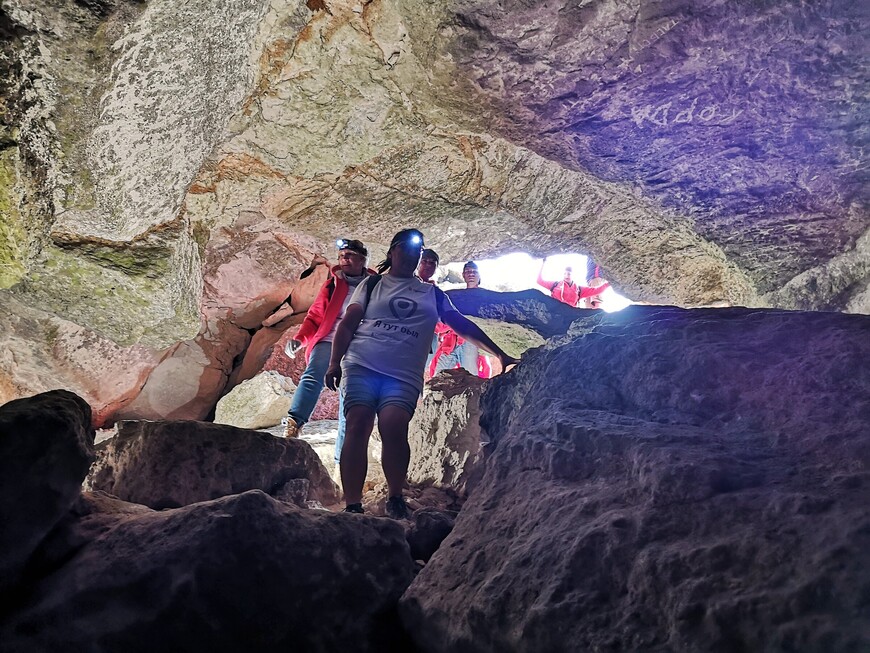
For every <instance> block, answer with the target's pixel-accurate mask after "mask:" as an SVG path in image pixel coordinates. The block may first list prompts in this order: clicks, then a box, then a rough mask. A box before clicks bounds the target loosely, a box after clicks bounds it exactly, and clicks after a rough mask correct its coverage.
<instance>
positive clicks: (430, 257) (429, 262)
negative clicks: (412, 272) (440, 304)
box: [417, 249, 441, 283]
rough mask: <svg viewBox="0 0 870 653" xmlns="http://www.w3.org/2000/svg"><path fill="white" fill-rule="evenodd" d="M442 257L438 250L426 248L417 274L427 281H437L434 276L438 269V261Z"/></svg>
mask: <svg viewBox="0 0 870 653" xmlns="http://www.w3.org/2000/svg"><path fill="white" fill-rule="evenodd" d="M440 260H441V258H440V257H439V256H438V252H436V251H435V250H434V249H424V250H423V255H422V256H421V257H420V265H419V266H417V276H418V277H420V279H421V280H422V281H425V282H426V283H435V280H434V279H433V278H432V277H433V276H435V272H436V271H437V270H438V263H439V261H440Z"/></svg>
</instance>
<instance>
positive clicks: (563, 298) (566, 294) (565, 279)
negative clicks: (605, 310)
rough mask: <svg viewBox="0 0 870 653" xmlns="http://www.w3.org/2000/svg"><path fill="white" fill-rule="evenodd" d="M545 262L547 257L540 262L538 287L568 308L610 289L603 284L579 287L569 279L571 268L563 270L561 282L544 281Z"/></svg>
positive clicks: (607, 284)
mask: <svg viewBox="0 0 870 653" xmlns="http://www.w3.org/2000/svg"><path fill="white" fill-rule="evenodd" d="M546 262H547V257H546V256H545V257H544V259H543V260H542V261H541V270H540V271H539V272H538V285H539V286H543V287H544V288H546V289H547V290H549V291H550V296H551V297H552V298H553V299H558V300H559V301H560V302H562V303H563V304H568V306H574V307H576V306H577V302H579V301H580V300H581V299H585V298H587V297H594V296H596V295H600V294H601V293H603V292H604V291H605V290H607V289H608V288H609V287H610V284H609V283H607V282H604V284H603V285H600V286H596V287H595V288H590V287H588V286H579V285H577V284H576V283H574V281H573V280H572V279H571V275H572V273H573V270H572V269H571V267H570V266H569V267H566V268H565V274H564V275H563V276H562V280H561V281H548V280H547V279H544V264H545V263H546Z"/></svg>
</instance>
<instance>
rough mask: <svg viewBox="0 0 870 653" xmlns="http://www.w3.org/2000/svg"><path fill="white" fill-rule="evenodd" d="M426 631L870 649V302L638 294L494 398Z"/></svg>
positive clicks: (503, 385)
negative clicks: (738, 301)
mask: <svg viewBox="0 0 870 653" xmlns="http://www.w3.org/2000/svg"><path fill="white" fill-rule="evenodd" d="M481 410H482V415H483V417H482V420H481V422H482V425H483V427H484V429H485V430H486V431H487V433H488V435H489V437H490V438H491V439H492V441H493V442H494V451H493V452H492V453H491V454H490V455H489V456H488V457H487V459H486V461H485V473H484V476H483V478H482V480H481V481H480V483H479V485H478V486H477V487H476V488H475V491H474V492H473V493H472V494H471V495H470V497H469V500H468V502H467V503H466V504H465V506H464V508H463V510H462V511H461V512H460V514H459V517H458V519H457V521H456V525H455V528H454V530H453V531H452V533H451V534H450V535H449V536H448V537H447V539H446V540H445V542H444V544H443V545H442V546H441V547H440V549H439V550H438V552H437V553H436V554H435V555H434V556H433V558H432V560H431V561H430V562H429V564H428V565H427V566H426V567H425V568H424V569H423V571H422V572H421V573H420V575H419V576H418V577H417V578H416V580H415V581H414V583H413V584H412V586H411V587H410V588H409V590H408V592H407V593H406V594H405V596H404V597H403V599H402V603H401V610H402V614H403V618H404V621H405V624H406V627H407V628H408V630H409V632H411V633H413V636H414V638H415V641H416V642H417V644H418V645H419V646H420V648H421V649H422V650H425V651H455V650H462V651H469V652H470V651H501V650H511V651H542V650H546V651H576V650H670V651H698V650H715V651H726V650H729V651H730V650H770V651H774V650H776V651H780V650H801V651H831V650H838V651H840V650H842V651H857V650H866V649H867V648H868V647H870V634H868V631H867V621H866V610H867V597H868V588H870V572H868V569H870V432H868V429H867V424H868V419H870V318H867V317H864V316H845V315H839V314H832V313H827V314H821V313H817V314H812V313H789V312H779V311H751V310H748V309H722V310H713V309H710V310H695V311H685V310H680V309H675V308H661V307H657V308H653V307H632V308H629V309H626V310H625V311H623V312H622V313H619V314H611V315H606V314H597V315H595V316H592V317H590V318H588V319H586V320H584V321H581V322H578V323H575V325H574V327H573V328H572V332H571V334H570V336H565V337H563V338H561V339H559V340H554V341H551V342H550V343H549V344H548V345H547V346H546V347H543V348H540V349H538V350H535V351H533V352H530V353H528V354H527V355H526V356H525V357H524V360H523V362H522V363H521V364H520V365H519V366H518V367H517V368H516V369H515V370H513V371H511V372H508V373H507V374H506V375H504V376H502V377H499V378H497V379H494V380H493V381H492V382H491V386H490V388H489V390H488V391H487V392H486V393H485V394H484V396H483V398H482V400H481Z"/></svg>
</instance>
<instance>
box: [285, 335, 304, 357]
mask: <svg viewBox="0 0 870 653" xmlns="http://www.w3.org/2000/svg"><path fill="white" fill-rule="evenodd" d="M300 349H302V343H301V342H299V341H298V340H296V339H293V340H288V341H287V344H286V345H284V353H285V354H287V356H289V357H290V358H296V352H298V351H299V350H300Z"/></svg>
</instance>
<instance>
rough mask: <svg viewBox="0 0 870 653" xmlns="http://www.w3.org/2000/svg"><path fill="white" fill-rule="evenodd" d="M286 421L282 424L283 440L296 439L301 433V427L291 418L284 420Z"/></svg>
mask: <svg viewBox="0 0 870 653" xmlns="http://www.w3.org/2000/svg"><path fill="white" fill-rule="evenodd" d="M285 419H286V420H287V421H286V422H285V424H284V437H285V438H298V437H299V434H300V433H301V432H302V427H301V426H299V425H298V424H297V423H296V420H295V419H293V418H292V417H287V418H285Z"/></svg>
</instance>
